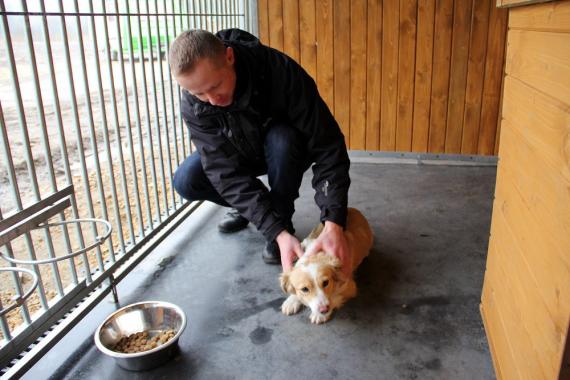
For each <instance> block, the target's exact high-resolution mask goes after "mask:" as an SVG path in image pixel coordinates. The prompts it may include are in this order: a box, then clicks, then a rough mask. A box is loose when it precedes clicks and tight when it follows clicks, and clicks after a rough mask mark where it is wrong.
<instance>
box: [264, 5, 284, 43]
mask: <svg viewBox="0 0 570 380" xmlns="http://www.w3.org/2000/svg"><path fill="white" fill-rule="evenodd" d="M267 13H268V15H269V41H270V43H271V46H272V47H274V48H275V49H277V50H281V51H283V0H268V3H267Z"/></svg>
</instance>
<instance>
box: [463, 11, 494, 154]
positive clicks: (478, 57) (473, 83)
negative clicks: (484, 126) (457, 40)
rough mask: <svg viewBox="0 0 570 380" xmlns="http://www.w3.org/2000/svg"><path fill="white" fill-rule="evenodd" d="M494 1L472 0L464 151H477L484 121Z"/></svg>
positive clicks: (464, 120)
mask: <svg viewBox="0 0 570 380" xmlns="http://www.w3.org/2000/svg"><path fill="white" fill-rule="evenodd" d="M493 6H494V3H493V1H490V0H480V1H475V2H474V3H473V23H472V27H471V37H470V41H469V64H468V67H467V90H466V93H465V113H464V115H463V137H462V140H461V152H462V153H464V154H476V153H477V143H478V140H479V139H478V136H479V122H480V121H481V96H482V94H483V77H484V74H485V56H486V54H487V31H488V30H489V12H490V9H491V7H493Z"/></svg>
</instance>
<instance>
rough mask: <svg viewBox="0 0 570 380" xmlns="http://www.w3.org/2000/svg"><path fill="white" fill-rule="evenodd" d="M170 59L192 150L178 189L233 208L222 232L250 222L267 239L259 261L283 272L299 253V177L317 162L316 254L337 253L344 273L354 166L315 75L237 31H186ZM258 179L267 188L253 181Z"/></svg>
mask: <svg viewBox="0 0 570 380" xmlns="http://www.w3.org/2000/svg"><path fill="white" fill-rule="evenodd" d="M169 63H170V66H171V70H172V73H173V75H174V78H175V79H176V81H177V82H178V83H179V84H180V86H181V87H182V89H183V91H182V93H183V98H182V104H181V112H182V117H183V118H184V121H185V122H186V124H187V126H188V128H189V130H190V135H191V138H192V141H193V142H194V144H195V146H196V148H197V151H196V152H194V153H193V154H192V155H190V156H189V157H188V158H186V160H185V161H184V162H183V163H182V164H181V165H180V167H179V168H178V169H177V170H176V172H175V174H174V187H175V189H176V191H177V192H178V193H180V194H181V195H182V196H183V197H184V198H185V199H188V200H209V201H212V202H215V203H217V204H219V205H222V206H226V207H232V208H234V209H235V210H237V211H235V210H234V211H233V212H232V211H231V212H230V213H228V216H227V218H226V220H224V221H223V222H222V223H221V224H220V226H219V229H220V231H222V232H235V231H238V230H240V229H243V228H245V227H246V226H247V224H248V221H251V222H252V223H253V224H254V225H255V226H256V227H257V229H258V230H260V231H261V232H262V233H263V235H264V237H265V238H266V240H267V244H266V246H265V249H264V251H263V254H262V257H263V260H264V261H265V262H266V263H270V264H278V263H281V264H282V266H283V270H285V271H288V270H289V269H291V268H292V265H293V262H294V260H295V259H296V256H297V257H300V256H301V255H302V254H303V251H302V248H301V246H300V243H299V241H298V240H297V238H296V237H295V236H294V235H293V233H294V229H293V225H292V223H291V218H292V216H293V213H294V201H295V199H296V198H298V197H299V192H298V191H299V187H300V186H301V181H302V177H303V173H304V172H305V171H306V170H307V169H308V168H309V167H310V166H311V164H313V163H314V165H313V173H314V177H313V181H312V184H313V187H314V188H315V191H316V194H315V201H316V203H317V205H318V206H319V207H320V209H321V216H320V220H321V222H323V223H324V224H325V227H324V231H323V233H322V234H321V236H320V237H319V239H318V240H317V241H316V242H315V245H314V249H313V251H314V252H316V251H317V250H321V249H322V250H324V251H326V252H329V253H331V254H334V255H336V256H338V257H339V258H340V260H341V262H342V263H343V270H344V271H345V272H346V273H349V272H350V271H351V269H352V268H350V264H349V263H350V258H349V257H347V255H349V251H348V249H347V245H346V240H345V238H344V234H343V228H344V225H345V222H346V206H347V194H348V188H349V185H350V179H349V175H348V170H349V166H350V161H349V159H348V154H347V151H346V145H345V143H344V137H343V135H342V133H341V131H340V128H339V126H338V124H337V123H336V121H335V120H334V117H333V116H332V115H331V113H330V111H329V110H328V108H327V106H326V104H325V103H324V101H323V100H322V99H321V97H320V96H319V93H318V90H317V87H316V85H315V82H314V81H313V80H312V79H311V77H310V76H309V75H308V74H307V73H306V72H305V71H304V70H303V69H302V68H301V66H299V65H298V64H297V63H296V62H295V61H293V60H292V59H291V58H289V57H287V56H286V55H285V54H283V53H280V52H278V51H277V50H274V49H271V48H269V47H266V46H264V45H262V44H261V43H260V42H259V40H258V39H257V38H256V37H254V36H253V35H251V34H249V33H247V32H245V31H242V30H239V29H229V30H224V31H220V32H218V33H217V34H216V35H213V34H211V33H209V32H207V31H203V30H190V31H186V32H183V33H182V34H180V35H179V36H178V37H177V38H176V40H175V41H174V42H173V43H172V46H171V49H170V56H169ZM263 174H267V176H268V182H269V187H270V190H268V189H267V188H266V187H265V186H264V185H263V183H262V182H261V181H260V180H259V179H258V178H257V177H258V176H260V175H263ZM307 254H311V252H307Z"/></svg>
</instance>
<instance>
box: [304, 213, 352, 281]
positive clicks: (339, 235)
mask: <svg viewBox="0 0 570 380" xmlns="http://www.w3.org/2000/svg"><path fill="white" fill-rule="evenodd" d="M319 251H324V252H326V253H329V254H332V255H335V256H336V257H338V259H339V260H340V262H341V265H342V272H343V273H344V274H345V275H346V276H350V274H351V273H352V257H350V251H349V250H348V244H347V242H346V238H345V237H344V232H343V229H342V226H339V225H338V224H336V223H333V222H329V221H325V228H324V229H323V231H322V232H321V234H320V235H319V237H318V238H317V239H316V240H315V241H314V242H313V243H312V244H311V246H310V248H309V249H308V250H307V252H305V254H306V255H313V254H315V253H317V252H319Z"/></svg>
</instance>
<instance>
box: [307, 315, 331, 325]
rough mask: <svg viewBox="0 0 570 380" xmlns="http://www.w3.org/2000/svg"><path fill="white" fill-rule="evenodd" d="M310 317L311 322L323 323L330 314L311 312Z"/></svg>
mask: <svg viewBox="0 0 570 380" xmlns="http://www.w3.org/2000/svg"><path fill="white" fill-rule="evenodd" d="M310 318H311V323H314V324H316V325H319V324H321V323H325V322H326V321H328V320H329V319H330V314H329V315H323V314H320V313H311V316H310Z"/></svg>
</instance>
